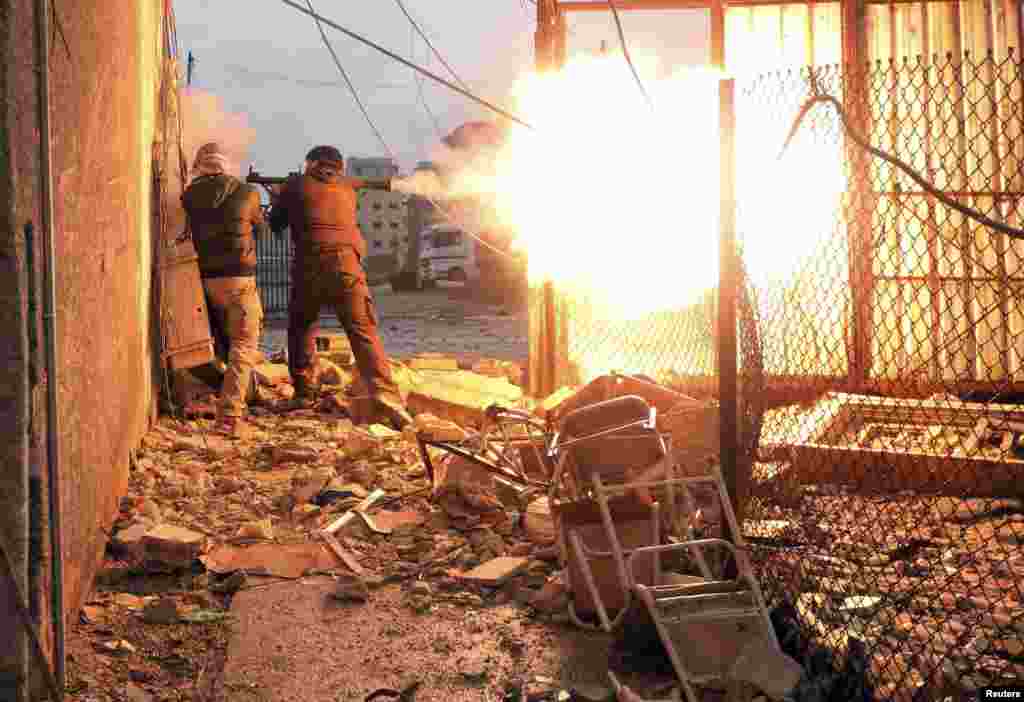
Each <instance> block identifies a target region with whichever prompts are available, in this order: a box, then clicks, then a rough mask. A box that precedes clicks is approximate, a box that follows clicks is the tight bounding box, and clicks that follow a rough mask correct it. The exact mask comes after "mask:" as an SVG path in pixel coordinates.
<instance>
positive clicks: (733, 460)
mask: <svg viewBox="0 0 1024 702" xmlns="http://www.w3.org/2000/svg"><path fill="white" fill-rule="evenodd" d="M718 90H719V113H718V120H719V122H718V124H719V127H718V129H719V144H720V149H721V150H720V154H721V157H720V163H721V165H720V188H721V190H720V198H721V209H720V215H719V281H718V348H719V352H718V374H719V378H718V382H719V412H720V413H721V418H720V420H719V425H720V430H721V449H720V450H721V455H720V462H721V467H722V477H723V478H724V479H725V485H726V488H727V489H728V491H729V497H730V499H731V500H732V505H733V510H734V511H735V512H736V519H737V520H738V522H739V523H740V524H742V523H743V514H742V512H741V506H742V504H743V500H742V499H741V498H742V496H741V495H740V494H739V490H740V482H739V474H738V465H739V460H738V459H739V446H738V443H739V429H738V422H739V381H738V368H737V366H738V360H737V333H736V299H737V297H736V293H737V272H738V271H737V264H738V261H737V252H736V174H735V169H736V144H735V139H736V95H735V93H736V82H735V80H733V79H728V80H723V81H720V82H719V84H718ZM729 536H730V538H731V539H732V540H733V541H735V538H736V536H738V535H736V534H730V535H729Z"/></svg>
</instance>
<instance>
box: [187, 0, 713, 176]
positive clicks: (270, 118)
mask: <svg viewBox="0 0 1024 702" xmlns="http://www.w3.org/2000/svg"><path fill="white" fill-rule="evenodd" d="M404 3H405V6H406V8H407V9H408V10H409V13H410V14H411V15H412V16H413V17H414V18H415V19H416V21H417V22H418V23H419V24H420V27H421V28H422V29H423V31H424V33H425V34H426V35H427V37H429V39H430V41H431V43H432V44H433V45H434V46H435V48H437V50H438V51H439V52H440V53H441V55H442V56H443V57H444V58H445V60H446V61H447V62H448V64H449V65H450V66H451V67H452V68H453V69H454V70H455V72H456V73H457V74H458V75H459V77H460V78H461V79H462V80H463V81H464V82H465V83H466V84H468V85H469V86H470V87H471V88H472V90H473V91H474V92H475V93H477V94H478V95H479V96H480V97H483V98H486V99H487V100H489V101H491V102H493V103H495V104H498V105H508V104H509V97H508V96H509V93H510V91H511V89H512V88H513V86H514V84H515V81H516V78H517V76H520V75H522V74H523V73H525V72H528V71H529V70H531V69H532V67H533V42H534V29H535V26H536V24H535V15H536V7H535V6H534V5H533V4H532V3H531V2H530V0H474V1H473V2H469V1H467V0H404ZM313 6H314V8H315V9H316V10H317V11H318V12H319V13H321V14H323V15H324V16H325V17H328V18H330V19H331V20H333V21H334V22H336V23H337V24H339V25H341V26H343V27H346V28H347V29H350V30H352V31H354V32H357V33H360V34H363V35H364V36H366V37H367V38H369V39H370V40H372V41H374V42H375V43H377V44H379V45H381V46H384V47H385V48H388V49H390V50H392V51H394V52H395V53H397V54H399V55H402V56H405V57H407V58H411V59H412V60H414V62H415V63H418V64H420V65H422V66H424V67H426V68H428V69H430V70H431V71H433V72H435V73H437V74H439V75H443V76H444V77H446V78H449V79H450V78H451V76H450V75H449V74H447V72H446V70H445V69H444V67H443V66H442V65H441V64H440V63H439V62H438V60H437V59H436V58H434V57H433V56H432V55H431V52H430V50H429V48H428V47H427V46H426V44H425V43H424V42H423V40H422V39H420V38H419V37H418V36H416V35H415V33H414V30H413V28H412V25H411V24H410V23H409V21H408V20H407V19H406V18H405V16H404V15H403V14H402V11H401V9H400V8H399V6H398V4H397V2H392V0H375V1H374V2H372V3H370V2H366V3H350V2H329V1H328V0H314V2H313ZM174 11H175V15H176V20H177V32H178V46H179V49H180V51H181V57H182V61H183V62H184V60H185V57H186V56H187V55H188V52H189V51H191V52H192V53H193V56H194V58H195V64H194V68H193V77H192V86H193V88H194V89H196V90H200V91H203V92H206V93H210V94H213V95H216V96H217V97H218V98H219V99H220V100H221V101H222V102H223V105H224V107H225V109H227V110H229V111H231V112H233V113H238V114H239V115H242V116H244V118H245V120H246V122H247V124H248V126H249V127H251V128H252V129H253V130H254V133H255V142H254V143H253V145H252V147H251V149H250V154H249V156H250V161H251V162H252V163H253V164H254V166H255V168H256V170H258V171H260V172H261V173H265V174H284V173H286V172H288V171H291V170H295V169H296V168H298V167H299V166H300V165H301V162H302V159H303V157H304V155H305V154H306V152H307V151H308V150H309V149H310V148H311V147H312V146H314V145H316V144H334V145H336V146H338V147H339V148H340V149H341V150H342V153H344V154H345V156H346V157H347V156H385V155H388V149H390V150H391V151H392V152H393V153H394V155H395V156H396V157H397V158H398V161H399V163H400V165H401V166H402V168H403V170H405V171H409V170H411V169H412V167H413V166H415V164H416V162H417V161H421V160H426V159H428V158H429V157H430V154H431V151H432V149H433V148H434V147H435V146H436V145H437V144H438V143H439V137H440V136H443V135H444V134H447V133H448V132H450V131H451V130H453V129H455V128H456V127H458V126H459V125H460V124H462V123H463V122H465V121H466V120H469V119H487V118H488V117H489V116H490V114H489V112H488V111H487V110H486V109H485V108H481V107H479V106H477V105H475V104H474V103H472V102H470V101H469V100H468V99H466V98H465V97H463V96H461V95H458V94H456V93H454V92H452V91H451V90H449V89H448V88H446V87H444V86H442V85H438V84H436V83H433V82H432V81H430V80H429V79H427V78H423V79H422V81H421V82H420V81H417V80H416V79H415V78H414V76H413V72H412V70H411V69H409V68H407V67H405V66H402V65H401V64H399V63H397V62H395V61H394V60H392V59H390V58H388V57H386V56H384V55H383V54H380V53H378V52H377V51H375V50H374V49H372V48H370V47H367V46H364V45H362V44H359V43H358V42H356V41H355V40H353V39H351V38H349V37H346V36H345V35H343V34H341V33H340V32H337V31H336V30H333V29H331V28H330V27H326V26H325V31H326V32H327V36H328V39H330V41H331V43H332V45H333V47H334V50H335V51H336V53H337V54H338V58H339V59H340V61H341V63H342V65H343V66H344V68H345V70H346V71H347V72H348V74H349V77H350V78H351V79H352V82H353V83H354V85H355V87H356V89H357V90H358V92H359V94H360V97H361V98H362V100H363V103H364V104H365V106H366V109H367V111H368V113H369V115H370V117H371V118H372V119H373V121H374V123H375V124H376V125H377V128H378V129H379V130H380V132H381V135H382V136H383V138H384V141H385V142H386V143H387V148H385V146H384V145H383V144H382V143H381V141H380V140H379V139H378V138H377V137H376V136H375V134H374V132H373V130H372V129H371V127H370V126H369V125H368V123H367V122H366V120H365V118H364V117H363V116H362V114H361V113H360V111H359V109H358V107H357V106H356V103H355V102H354V101H353V98H352V96H351V93H350V92H349V91H348V88H347V87H346V86H345V84H344V82H343V81H342V78H341V76H340V74H339V72H338V69H337V67H336V66H335V64H334V62H333V60H332V59H331V56H330V54H329V53H328V51H327V49H326V48H325V47H324V45H323V43H322V40H321V38H320V34H319V32H318V30H317V28H316V24H315V23H314V21H313V20H312V19H311V18H310V17H308V16H307V15H304V14H302V13H300V12H298V11H296V10H295V9H294V8H292V7H289V6H288V5H286V4H284V3H283V2H280V1H279V0H250V1H249V2H245V3H239V2H224V1H223V0H175V2H174ZM620 14H621V17H622V23H623V27H624V32H625V35H626V38H627V40H628V42H629V46H630V49H631V50H632V51H634V52H640V51H641V50H643V49H655V50H657V52H658V55H659V57H660V58H661V60H662V63H663V67H674V66H680V65H692V64H698V63H703V62H705V61H706V60H707V56H708V51H709V49H708V45H709V42H708V31H709V29H708V19H707V16H706V14H705V13H704V12H702V11H698V10H680V11H675V12H621V13H620ZM568 21H569V27H570V29H569V46H568V48H569V51H570V53H572V52H574V51H588V50H589V51H593V50H596V49H598V47H600V45H601V42H602V41H606V42H607V43H608V45H609V46H610V47H614V46H616V45H617V43H618V36H617V33H616V30H615V25H614V22H613V20H612V16H611V14H610V13H608V12H587V13H576V14H572V15H570V16H569V20H568ZM420 85H422V95H423V98H422V100H421V99H420V97H419V90H420ZM423 103H426V106H427V107H429V109H430V112H431V113H433V116H434V119H436V125H435V123H434V119H432V118H431V117H430V115H429V114H428V112H427V110H426V109H425V108H424V105H423ZM242 170H243V172H244V171H247V170H248V164H242Z"/></svg>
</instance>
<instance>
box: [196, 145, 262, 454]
mask: <svg viewBox="0 0 1024 702" xmlns="http://www.w3.org/2000/svg"><path fill="white" fill-rule="evenodd" d="M227 170H228V159H227V157H226V156H225V154H224V152H223V150H222V149H221V147H220V146H219V145H218V144H216V143H211V144H206V145H204V146H203V147H201V148H200V149H199V151H198V152H197V153H196V158H195V162H194V163H193V164H192V172H193V178H192V182H191V183H190V184H189V186H188V188H187V189H186V190H185V193H184V194H183V195H182V197H181V201H182V204H183V205H184V208H185V214H186V217H187V218H188V226H189V230H190V231H191V232H192V240H193V242H194V243H195V247H196V252H197V253H198V255H199V272H200V275H201V276H202V279H203V289H204V290H205V292H206V300H207V304H208V305H209V307H210V312H211V315H212V316H213V318H214V319H215V320H216V321H217V322H219V326H220V328H221V330H222V331H223V333H224V335H225V336H226V339H225V341H226V343H227V345H228V354H227V371H226V372H225V373H224V381H223V383H222V385H221V389H220V402H219V403H218V407H217V428H218V429H219V430H220V431H221V432H223V433H225V434H228V435H230V436H243V435H244V434H245V433H246V428H245V424H244V420H243V417H244V414H245V404H246V403H245V399H246V395H247V393H248V391H249V389H250V384H251V381H252V369H253V367H254V366H255V365H256V364H257V363H258V362H259V360H260V355H259V342H260V334H261V333H262V331H263V306H262V304H261V303H260V296H259V291H258V290H257V288H256V240H255V236H256V235H262V234H263V233H264V232H265V231H266V228H267V224H266V221H265V220H264V219H263V210H262V209H261V208H260V196H259V193H258V192H257V191H256V189H255V188H253V187H252V186H249V185H246V184H245V183H243V182H242V181H240V180H239V179H238V178H235V177H234V176H232V175H229V174H228V173H227Z"/></svg>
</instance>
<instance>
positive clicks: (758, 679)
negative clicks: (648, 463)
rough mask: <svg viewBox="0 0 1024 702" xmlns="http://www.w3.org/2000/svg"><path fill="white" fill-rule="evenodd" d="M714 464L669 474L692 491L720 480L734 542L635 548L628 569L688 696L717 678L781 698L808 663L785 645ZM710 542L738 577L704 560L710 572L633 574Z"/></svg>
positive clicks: (692, 699)
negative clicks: (704, 470) (720, 574)
mask: <svg viewBox="0 0 1024 702" xmlns="http://www.w3.org/2000/svg"><path fill="white" fill-rule="evenodd" d="M711 470H712V472H711V474H710V475H706V476H699V477H691V478H679V479H675V480H673V481H671V482H673V483H674V484H676V485H677V486H678V487H679V488H680V489H681V490H682V491H684V492H685V493H688V494H689V493H690V491H691V489H693V488H696V487H714V491H715V493H717V497H718V504H719V510H720V514H721V516H722V517H723V518H724V519H725V521H726V523H727V524H728V526H729V528H730V531H731V533H732V534H733V535H734V538H735V543H730V542H729V541H726V540H725V539H721V538H701V539H693V540H688V541H681V542H679V543H673V544H666V545H655V546H648V547H641V548H636V549H633V551H632V553H631V554H630V555H629V557H628V559H627V561H626V571H627V572H626V577H627V578H628V579H629V581H630V582H631V583H632V591H633V593H634V596H635V598H636V599H637V600H639V602H640V604H641V606H642V607H643V608H644V609H645V610H646V611H647V613H648V614H649V615H650V617H651V620H652V621H653V623H654V626H655V628H656V630H657V633H658V638H659V639H660V640H661V643H662V645H663V646H664V648H665V652H666V653H667V654H668V657H669V660H670V661H671V663H672V668H673V670H674V671H675V674H676V677H677V678H678V680H679V684H680V687H681V688H682V692H683V693H684V695H685V699H686V700H687V702H699V699H700V698H699V697H698V696H697V694H696V692H695V690H694V685H699V684H706V683H709V682H713V681H718V682H725V683H727V684H728V685H733V686H735V685H737V684H750V685H753V686H755V687H757V688H758V689H760V690H761V691H762V692H764V693H765V694H767V695H769V697H771V698H772V699H780V698H782V697H783V696H784V695H785V694H786V693H788V692H789V691H790V690H791V689H792V688H793V687H794V686H795V685H796V684H797V682H798V681H799V678H800V675H801V672H802V669H801V668H800V665H799V664H798V663H796V661H794V660H793V659H791V658H789V657H788V656H786V655H785V654H784V653H782V650H781V648H780V647H779V642H778V639H777V638H776V636H775V631H774V629H773V627H772V623H771V620H770V618H769V616H768V610H767V607H766V606H765V601H764V596H763V595H762V593H761V588H760V586H759V585H758V582H757V579H756V577H755V576H754V572H753V567H752V565H751V562H750V559H749V558H748V556H747V547H746V544H745V543H744V541H743V537H742V532H741V531H740V529H739V524H738V523H737V520H736V515H735V512H734V511H733V509H732V504H731V502H730V500H729V495H728V492H727V491H726V488H725V483H724V481H723V480H722V475H721V472H720V471H719V470H718V469H717V468H713V469H711ZM653 485H655V483H652V486H653ZM625 487H626V486H625V485H622V486H617V487H616V488H613V489H612V490H610V491H609V492H615V491H622V489H623V488H625ZM632 487H634V488H635V487H638V486H637V485H636V484H634V485H633V486H632ZM691 499H692V495H691ZM710 549H721V550H724V551H725V552H726V553H727V554H728V555H730V556H731V557H732V558H733V560H734V562H735V563H736V570H737V576H736V578H734V579H723V578H715V577H709V576H708V575H707V573H706V565H704V566H703V567H701V570H702V571H704V573H703V574H704V577H695V576H683V575H667V574H664V573H659V574H658V579H659V580H660V582H656V583H653V584H652V583H647V582H644V581H643V579H638V578H636V577H634V573H637V572H646V569H647V568H648V567H649V566H648V563H649V561H650V559H652V558H654V559H661V558H664V557H666V556H669V555H670V554H672V553H673V552H679V551H685V552H687V553H690V554H692V553H693V552H694V550H696V551H699V552H701V553H704V552H705V551H707V550H710ZM701 562H702V563H703V559H702V561H701ZM608 675H609V678H610V679H611V682H612V685H613V687H614V688H615V690H616V692H619V691H620V690H621V689H622V685H621V683H620V682H619V680H618V679H617V678H616V677H615V675H614V674H613V673H611V672H609V674H608ZM620 699H621V697H620ZM636 699H638V700H639V699H641V698H639V697H636Z"/></svg>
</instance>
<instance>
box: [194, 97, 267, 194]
mask: <svg viewBox="0 0 1024 702" xmlns="http://www.w3.org/2000/svg"><path fill="white" fill-rule="evenodd" d="M180 109H181V118H182V144H183V146H184V148H185V158H186V159H188V166H189V167H190V168H191V166H192V159H193V158H195V155H196V151H197V150H198V149H199V147H200V146H202V145H203V144H207V143H209V142H211V141H215V142H217V143H219V144H220V145H221V148H222V149H223V150H224V153H225V155H226V156H227V157H228V160H229V162H230V164H231V165H230V169H229V171H228V172H229V173H231V175H235V176H241V175H242V164H243V163H245V162H246V161H247V160H248V156H249V148H250V147H251V146H252V144H253V142H255V141H256V130H255V129H253V128H252V127H250V126H249V124H248V118H247V116H246V115H245V114H239V113H232V112H229V111H228V110H227V109H225V107H224V104H223V102H222V101H221V99H220V98H219V97H217V96H216V95H213V94H211V93H204V92H202V91H199V90H194V89H192V88H187V89H185V90H183V91H182V93H181V108H180Z"/></svg>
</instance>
